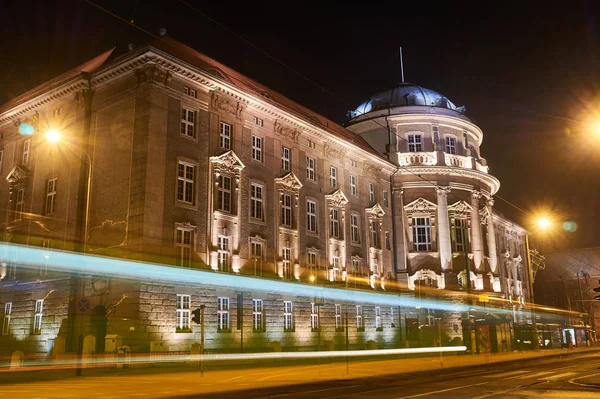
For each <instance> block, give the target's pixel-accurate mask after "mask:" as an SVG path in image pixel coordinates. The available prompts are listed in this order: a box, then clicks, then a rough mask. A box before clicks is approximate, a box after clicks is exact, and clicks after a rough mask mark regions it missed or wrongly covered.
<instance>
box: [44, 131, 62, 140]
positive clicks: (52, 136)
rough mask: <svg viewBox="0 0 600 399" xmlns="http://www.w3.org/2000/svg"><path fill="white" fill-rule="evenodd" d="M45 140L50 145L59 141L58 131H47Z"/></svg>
mask: <svg viewBox="0 0 600 399" xmlns="http://www.w3.org/2000/svg"><path fill="white" fill-rule="evenodd" d="M46 140H48V141H49V142H51V143H56V142H57V141H59V140H60V133H59V131H58V130H56V129H52V130H48V131H47V132H46Z"/></svg>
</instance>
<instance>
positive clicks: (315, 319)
mask: <svg viewBox="0 0 600 399" xmlns="http://www.w3.org/2000/svg"><path fill="white" fill-rule="evenodd" d="M310 327H311V328H312V330H313V331H316V330H318V329H319V307H318V306H317V305H315V304H314V303H311V304H310Z"/></svg>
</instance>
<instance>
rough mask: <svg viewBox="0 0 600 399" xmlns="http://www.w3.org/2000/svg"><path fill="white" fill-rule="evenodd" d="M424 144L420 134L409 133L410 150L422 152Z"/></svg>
mask: <svg viewBox="0 0 600 399" xmlns="http://www.w3.org/2000/svg"><path fill="white" fill-rule="evenodd" d="M421 151H423V146H422V143H421V135H420V134H409V135H408V152H421Z"/></svg>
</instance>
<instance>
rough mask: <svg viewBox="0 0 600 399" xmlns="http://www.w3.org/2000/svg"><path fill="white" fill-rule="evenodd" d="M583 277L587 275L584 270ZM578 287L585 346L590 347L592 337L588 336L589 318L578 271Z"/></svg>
mask: <svg viewBox="0 0 600 399" xmlns="http://www.w3.org/2000/svg"><path fill="white" fill-rule="evenodd" d="M581 275H582V276H583V278H585V274H584V272H583V270H582V271H581ZM577 285H578V286H579V299H580V300H581V316H582V317H583V326H584V328H585V330H584V331H585V345H586V346H589V345H590V336H589V334H588V328H587V324H588V322H587V317H586V316H585V306H584V304H583V291H582V290H581V280H579V270H578V271H577Z"/></svg>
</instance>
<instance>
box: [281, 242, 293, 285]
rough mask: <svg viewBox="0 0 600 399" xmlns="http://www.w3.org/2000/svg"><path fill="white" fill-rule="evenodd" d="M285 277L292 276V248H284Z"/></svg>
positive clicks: (289, 277)
mask: <svg viewBox="0 0 600 399" xmlns="http://www.w3.org/2000/svg"><path fill="white" fill-rule="evenodd" d="M283 278H285V279H291V278H292V249H291V248H283Z"/></svg>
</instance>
